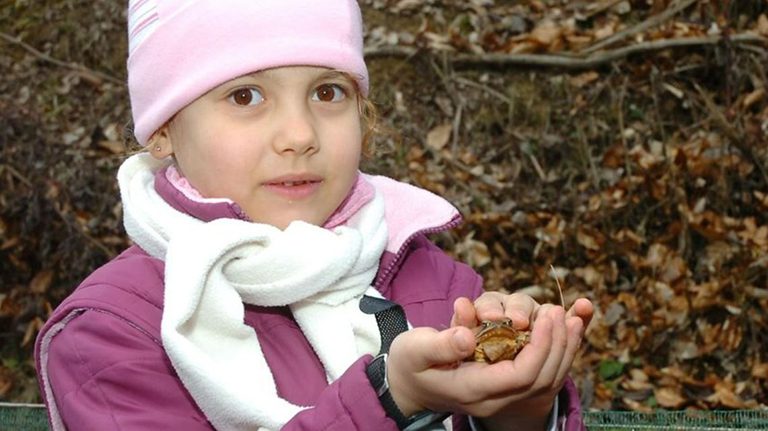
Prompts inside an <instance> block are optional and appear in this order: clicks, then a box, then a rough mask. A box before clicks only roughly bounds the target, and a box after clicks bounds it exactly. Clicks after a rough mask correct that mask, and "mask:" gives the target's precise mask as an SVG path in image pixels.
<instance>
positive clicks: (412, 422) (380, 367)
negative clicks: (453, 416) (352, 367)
mask: <svg viewBox="0 0 768 431" xmlns="http://www.w3.org/2000/svg"><path fill="white" fill-rule="evenodd" d="M388 356H389V355H387V354H386V353H381V354H379V355H378V356H376V357H375V358H373V361H371V363H370V364H368V367H367V368H366V369H365V372H366V374H367V375H368V380H370V382H371V385H372V386H373V388H374V389H375V390H376V395H378V397H379V401H380V402H381V405H382V407H384V412H386V413H387V416H389V417H390V418H392V419H393V420H394V421H395V423H396V424H397V427H398V428H400V429H401V430H403V431H416V430H423V431H439V430H445V427H444V426H443V420H445V418H447V417H448V416H449V414H448V413H437V412H433V411H431V410H424V411H422V412H419V413H416V414H414V415H413V416H411V417H405V415H404V414H403V412H401V411H400V409H399V408H398V407H397V404H396V403H395V400H394V399H393V398H392V394H391V393H390V392H389V381H388V380H387V358H388Z"/></svg>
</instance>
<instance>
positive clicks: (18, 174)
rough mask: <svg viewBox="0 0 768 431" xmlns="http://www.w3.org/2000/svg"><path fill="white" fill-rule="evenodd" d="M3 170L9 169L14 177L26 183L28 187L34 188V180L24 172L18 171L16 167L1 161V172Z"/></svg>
mask: <svg viewBox="0 0 768 431" xmlns="http://www.w3.org/2000/svg"><path fill="white" fill-rule="evenodd" d="M3 170H7V171H8V173H9V174H11V176H12V177H15V178H16V179H17V180H19V181H21V182H22V183H24V185H26V186H27V187H29V188H33V186H32V181H30V180H29V178H27V177H25V176H24V175H22V173H21V172H19V171H17V170H16V168H14V167H13V166H11V165H8V164H5V163H0V172H2V171H3Z"/></svg>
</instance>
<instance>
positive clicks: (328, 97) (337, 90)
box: [312, 84, 346, 102]
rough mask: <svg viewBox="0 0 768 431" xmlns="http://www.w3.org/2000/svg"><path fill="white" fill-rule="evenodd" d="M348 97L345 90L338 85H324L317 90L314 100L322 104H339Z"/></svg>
mask: <svg viewBox="0 0 768 431" xmlns="http://www.w3.org/2000/svg"><path fill="white" fill-rule="evenodd" d="M345 96H346V93H345V92H344V90H343V89H342V88H341V87H340V86H338V85H336V84H323V85H321V86H319V87H317V89H316V90H315V94H314V95H313V96H312V99H313V100H319V101H321V102H338V101H339V100H342V99H343V98H344V97H345Z"/></svg>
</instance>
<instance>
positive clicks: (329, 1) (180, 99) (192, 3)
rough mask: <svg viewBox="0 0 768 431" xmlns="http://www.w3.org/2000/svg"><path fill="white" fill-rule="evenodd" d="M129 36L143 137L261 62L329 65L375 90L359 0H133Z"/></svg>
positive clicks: (132, 87) (137, 128) (263, 65)
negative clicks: (370, 83)
mask: <svg viewBox="0 0 768 431" xmlns="http://www.w3.org/2000/svg"><path fill="white" fill-rule="evenodd" d="M128 41H129V44H128V45H129V54H128V91H129V93H130V97H131V109H132V111H133V121H134V134H135V135H136V139H137V140H138V142H139V144H141V145H145V144H146V142H147V140H148V139H149V137H150V136H152V134H153V133H154V132H155V131H156V130H157V129H159V128H160V127H161V126H162V125H163V124H165V123H166V122H167V121H168V120H169V119H170V118H171V117H172V116H173V115H174V114H176V113H177V112H178V111H179V110H181V109H182V108H184V107H185V106H187V105H188V104H189V103H191V102H193V101H194V100H195V99H197V98H198V97H200V96H202V95H203V94H205V93H207V92H208V91H209V90H211V89H213V88H215V87H216V86H218V85H220V84H222V83H224V82H226V81H229V80H231V79H234V78H237V77H239V76H242V75H245V74H248V73H252V72H256V71H259V70H264V69H269V68H272V67H279V66H290V65H296V66H298V65H303V66H324V67H328V68H332V69H336V70H341V71H344V72H347V73H350V74H351V75H352V77H354V78H355V79H356V80H357V83H358V85H359V87H360V91H362V92H363V94H367V92H368V70H367V68H366V66H365V62H364V60H363V36H362V18H361V15H360V8H359V7H358V5H357V1H356V0H130V1H129V9H128Z"/></svg>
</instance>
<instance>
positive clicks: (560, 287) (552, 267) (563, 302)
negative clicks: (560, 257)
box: [549, 264, 565, 308]
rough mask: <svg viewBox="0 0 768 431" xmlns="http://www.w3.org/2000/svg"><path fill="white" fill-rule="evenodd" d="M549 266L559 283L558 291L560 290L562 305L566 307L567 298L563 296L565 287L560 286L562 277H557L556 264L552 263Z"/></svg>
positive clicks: (556, 281)
mask: <svg viewBox="0 0 768 431" xmlns="http://www.w3.org/2000/svg"><path fill="white" fill-rule="evenodd" d="M549 268H550V269H552V277H554V278H555V283H557V291H558V292H560V305H562V306H563V308H565V298H563V287H562V286H560V279H559V278H557V272H556V271H555V266H554V265H552V264H550V265H549Z"/></svg>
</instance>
